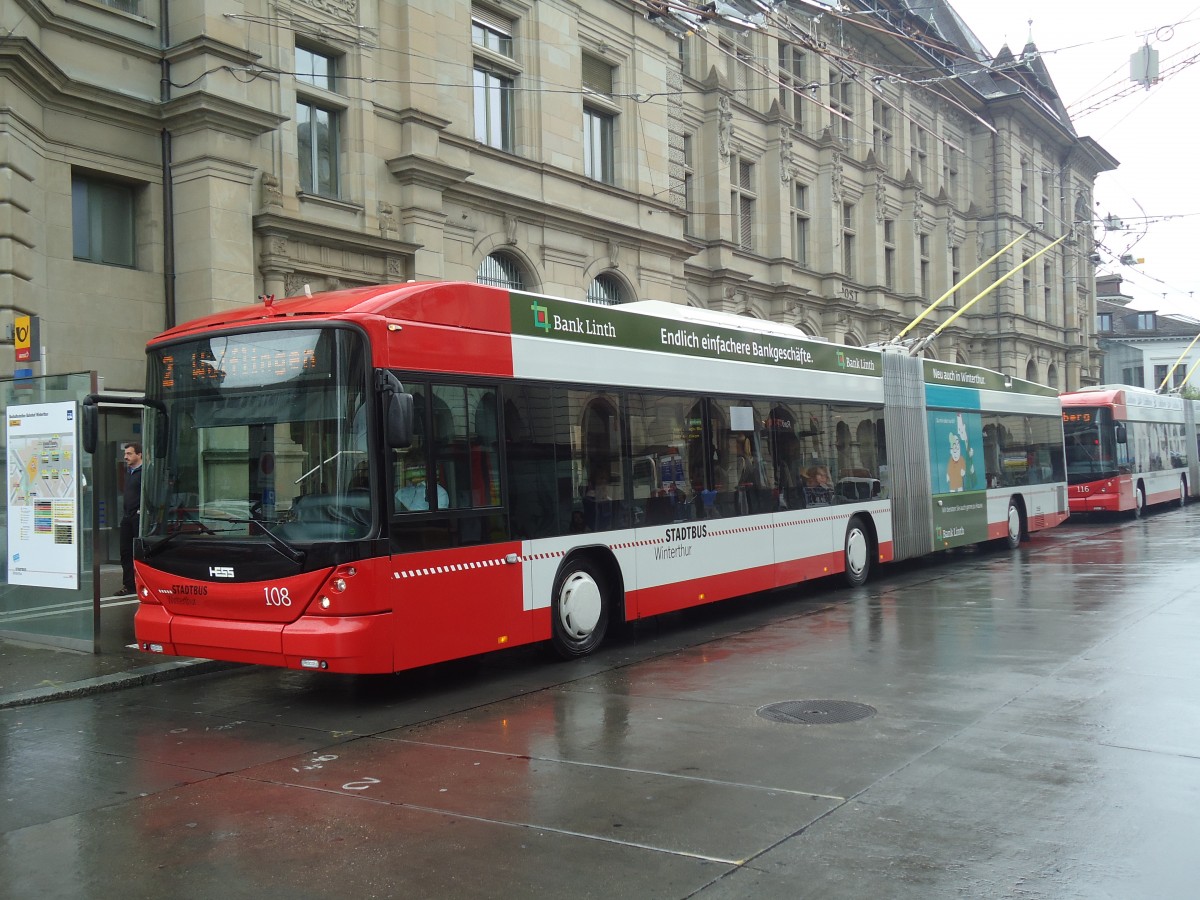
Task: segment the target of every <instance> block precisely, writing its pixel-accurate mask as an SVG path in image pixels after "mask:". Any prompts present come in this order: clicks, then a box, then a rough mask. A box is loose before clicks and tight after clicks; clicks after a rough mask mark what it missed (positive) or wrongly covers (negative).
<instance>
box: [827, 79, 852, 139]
mask: <svg viewBox="0 0 1200 900" xmlns="http://www.w3.org/2000/svg"><path fill="white" fill-rule="evenodd" d="M853 91H854V81H853V79H851V78H850V76H848V75H846V74H845V73H844V72H842V70H841V69H837V68H833V69H830V70H829V108H830V109H831V110H833V113H830V116H829V120H830V121H829V126H830V130H831V131H833V133H834V134H837V135H840V136H841V138H842V140H843V141H849V140H852V139H853V138H854V94H853ZM834 113H841V115H835V114H834Z"/></svg>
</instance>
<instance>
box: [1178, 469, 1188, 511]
mask: <svg viewBox="0 0 1200 900" xmlns="http://www.w3.org/2000/svg"><path fill="white" fill-rule="evenodd" d="M1178 502H1179V508H1180V509H1183V508H1184V507H1185V506H1187V502H1188V483H1187V476H1186V475H1180V476H1179V501H1178Z"/></svg>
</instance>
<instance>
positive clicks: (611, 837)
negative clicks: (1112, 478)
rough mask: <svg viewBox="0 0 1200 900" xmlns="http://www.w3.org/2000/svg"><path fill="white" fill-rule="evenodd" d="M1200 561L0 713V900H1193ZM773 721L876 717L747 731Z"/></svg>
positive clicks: (974, 583)
mask: <svg viewBox="0 0 1200 900" xmlns="http://www.w3.org/2000/svg"><path fill="white" fill-rule="evenodd" d="M1197 547H1200V506H1190V507H1188V508H1186V509H1184V510H1169V511H1163V512H1158V513H1155V514H1153V515H1151V516H1149V517H1148V518H1147V519H1145V520H1143V521H1140V522H1131V521H1121V520H1111V521H1106V522H1100V523H1080V524H1076V523H1071V524H1069V525H1067V526H1064V527H1062V528H1059V529H1057V530H1055V531H1053V532H1051V533H1050V534H1048V535H1044V536H1038V537H1037V538H1035V540H1034V541H1033V542H1031V543H1027V544H1024V545H1023V546H1022V548H1021V550H1019V551H1018V552H1017V553H1016V554H1011V555H1010V554H1009V553H1007V552H1004V551H993V550H985V551H979V552H973V551H965V552H961V553H956V554H953V555H943V556H939V557H935V558H932V559H930V560H926V561H923V562H920V563H916V564H909V565H898V566H893V567H888V568H885V569H884V570H883V571H882V572H881V573H878V574H877V575H876V577H875V578H874V579H873V580H872V581H871V582H869V583H868V584H867V586H866V587H864V588H861V589H858V590H855V591H848V590H844V589H838V588H836V587H834V586H832V585H829V584H821V585H814V586H808V587H803V588H800V589H796V590H791V591H787V592H776V593H773V594H769V595H759V596H756V597H753V598H747V599H742V600H738V601H732V602H729V603H726V604H721V605H719V606H717V607H713V608H708V609H704V610H699V611H694V612H691V613H684V614H674V615H670V616H666V617H663V618H662V619H659V620H656V621H654V622H651V623H646V624H643V625H640V626H638V627H637V628H635V629H632V630H630V631H629V632H628V633H627V634H624V635H622V636H621V637H620V638H619V639H617V640H615V641H611V642H610V643H609V644H607V645H606V646H605V648H604V649H603V650H602V652H601V653H599V654H597V655H596V656H594V657H592V658H590V659H588V660H584V661H580V662H576V663H569V664H563V663H555V662H550V661H548V660H547V659H546V657H545V655H544V653H543V652H542V651H540V650H538V649H534V648H525V649H519V650H515V651H509V652H508V653H506V654H500V655H495V656H492V657H489V658H487V659H486V660H481V661H468V662H465V663H459V664H454V665H448V666H439V667H436V668H431V669H427V670H423V671H420V672H415V673H407V674H404V675H400V676H395V677H390V678H360V679H353V678H342V677H330V676H319V675H311V674H307V673H291V672H282V671H279V670H271V669H256V668H245V669H237V670H233V671H229V672H223V673H219V674H215V675H205V676H198V677H194V678H190V679H185V680H182V681H175V682H169V683H165V684H160V685H150V686H145V687H139V688H134V689H130V690H127V691H122V692H119V693H114V694H104V695H99V696H95V697H89V698H82V699H77V700H66V701H60V702H55V703H49V704H42V705H39V706H33V707H25V708H18V709H11V710H3V711H0V762H2V765H3V768H2V770H0V897H4V898H8V897H13V898H52V897H63V898H79V897H88V898H98V900H107V898H120V900H132V898H141V897H146V898H151V897H154V898H157V897H164V896H169V897H173V898H193V897H194V898H207V897H219V898H221V900H232V898H243V897H245V898H255V900H268V898H289V900H296V898H307V897H313V898H324V897H339V898H346V897H353V898H366V897H402V896H403V897H418V898H431V900H433V898H437V900H440V898H456V900H457V898H475V897H481V898H483V897H486V898H492V897H512V898H542V897H545V898H551V897H553V898H563V897H572V898H574V897H598V898H608V897H616V896H622V897H629V898H643V897H644V898H650V897H662V898H691V897H698V898H702V900H725V898H788V900H797V898H860V897H888V898H910V897H911V898H931V897H939V898H940V897H1019V898H1056V900H1057V898H1076V897H1078V898H1102V897H1104V898H1109V897H1111V898H1143V897H1144V898H1191V897H1195V896H1197V893H1200V887H1197V885H1198V884H1200V861H1198V859H1197V854H1196V853H1195V850H1194V845H1195V835H1196V834H1197V833H1200V679H1198V678H1197V675H1200V553H1197V552H1196V549H1195V548H1197ZM788 700H805V701H810V700H839V701H851V702H854V703H858V704H867V705H869V706H870V707H872V708H874V710H876V712H875V714H874V715H871V716H869V717H867V718H864V719H860V720H858V721H853V722H846V723H840V724H816V725H797V724H781V723H777V722H772V721H769V720H767V719H765V718H763V717H761V716H760V715H758V714H756V711H757V710H759V708H760V707H762V706H764V705H766V704H771V703H777V702H781V701H788ZM810 708H813V706H812V704H801V705H800V706H799V709H800V710H801V711H805V710H807V709H810Z"/></svg>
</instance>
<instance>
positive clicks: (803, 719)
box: [758, 700, 875, 725]
mask: <svg viewBox="0 0 1200 900" xmlns="http://www.w3.org/2000/svg"><path fill="white" fill-rule="evenodd" d="M758 715H759V716H761V717H762V718H764V719H766V720H767V721H768V722H780V723H782V724H784V725H840V724H841V723H843V722H857V721H858V720H859V719H865V718H867V717H869V716H873V715H875V707H873V706H867V704H865V703H852V702H851V701H849V700H784V701H782V702H781V703H768V704H767V705H766V706H762V707H759V709H758Z"/></svg>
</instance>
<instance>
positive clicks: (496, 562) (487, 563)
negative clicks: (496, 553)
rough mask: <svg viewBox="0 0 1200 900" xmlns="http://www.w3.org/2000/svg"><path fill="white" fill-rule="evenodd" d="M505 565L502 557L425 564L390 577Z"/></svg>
mask: <svg viewBox="0 0 1200 900" xmlns="http://www.w3.org/2000/svg"><path fill="white" fill-rule="evenodd" d="M503 565H507V560H504V559H481V560H476V561H474V562H465V563H453V564H451V565H446V566H427V567H425V568H422V569H407V570H405V571H403V572H393V573H392V577H393V578H396V579H400V578H420V577H422V576H425V575H449V574H450V573H451V572H466V571H468V570H469V569H487V568H490V567H492V566H503Z"/></svg>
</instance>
